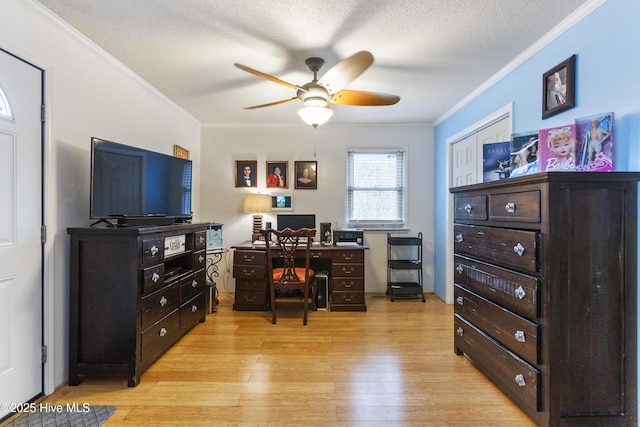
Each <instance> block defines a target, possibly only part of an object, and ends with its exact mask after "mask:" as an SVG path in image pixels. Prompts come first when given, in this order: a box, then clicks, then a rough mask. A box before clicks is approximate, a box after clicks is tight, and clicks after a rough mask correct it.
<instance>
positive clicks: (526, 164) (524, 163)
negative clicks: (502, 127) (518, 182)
mask: <svg viewBox="0 0 640 427" xmlns="http://www.w3.org/2000/svg"><path fill="white" fill-rule="evenodd" d="M538 151H539V149H538V132H525V133H519V134H514V135H511V142H510V145H509V166H510V167H511V174H510V176H511V177H517V176H522V175H529V174H532V173H537V172H540V165H539V161H538Z"/></svg>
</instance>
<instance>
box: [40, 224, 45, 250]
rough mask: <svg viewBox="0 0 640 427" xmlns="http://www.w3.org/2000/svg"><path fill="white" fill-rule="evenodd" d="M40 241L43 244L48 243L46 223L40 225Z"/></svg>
mask: <svg viewBox="0 0 640 427" xmlns="http://www.w3.org/2000/svg"><path fill="white" fill-rule="evenodd" d="M40 243H42V244H43V245H44V244H45V243H47V226H46V225H42V226H40Z"/></svg>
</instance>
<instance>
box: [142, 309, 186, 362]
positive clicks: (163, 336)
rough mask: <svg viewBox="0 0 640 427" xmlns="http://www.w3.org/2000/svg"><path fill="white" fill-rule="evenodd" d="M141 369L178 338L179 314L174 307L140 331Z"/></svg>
mask: <svg viewBox="0 0 640 427" xmlns="http://www.w3.org/2000/svg"><path fill="white" fill-rule="evenodd" d="M141 335H142V340H141V346H142V350H141V353H142V354H141V355H140V359H141V360H142V370H143V371H144V370H146V369H147V368H148V367H149V366H151V365H152V364H153V362H155V360H156V359H157V358H158V357H160V355H162V354H163V353H164V352H165V351H166V350H167V349H168V348H169V347H171V346H172V345H173V344H174V343H175V342H176V341H177V340H178V338H180V335H181V332H180V314H179V312H178V310H177V308H176V310H174V311H173V312H172V313H171V314H170V315H168V316H167V317H165V318H163V319H162V320H160V321H158V322H156V323H155V324H153V325H152V326H151V327H149V328H148V329H147V330H145V331H143V332H142V334H141Z"/></svg>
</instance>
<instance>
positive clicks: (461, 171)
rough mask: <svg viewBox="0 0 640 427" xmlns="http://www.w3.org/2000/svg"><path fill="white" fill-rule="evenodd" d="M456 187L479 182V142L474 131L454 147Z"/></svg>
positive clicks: (454, 184) (453, 174) (454, 182)
mask: <svg viewBox="0 0 640 427" xmlns="http://www.w3.org/2000/svg"><path fill="white" fill-rule="evenodd" d="M452 156H453V172H452V181H451V182H452V183H453V186H454V187H460V186H461V185H468V184H475V183H476V182H478V142H477V136H476V134H475V133H474V134H473V135H470V136H468V137H466V138H464V139H462V140H460V141H458V142H456V143H455V144H453V147H452Z"/></svg>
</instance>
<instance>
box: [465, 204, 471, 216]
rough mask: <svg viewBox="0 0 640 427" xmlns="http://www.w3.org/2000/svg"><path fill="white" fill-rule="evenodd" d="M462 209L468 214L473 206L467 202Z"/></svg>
mask: <svg viewBox="0 0 640 427" xmlns="http://www.w3.org/2000/svg"><path fill="white" fill-rule="evenodd" d="M464 210H465V211H467V213H468V214H470V213H471V211H472V210H473V206H471V205H470V204H469V203H467V204H466V205H464Z"/></svg>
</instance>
